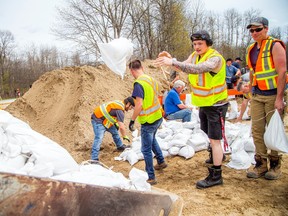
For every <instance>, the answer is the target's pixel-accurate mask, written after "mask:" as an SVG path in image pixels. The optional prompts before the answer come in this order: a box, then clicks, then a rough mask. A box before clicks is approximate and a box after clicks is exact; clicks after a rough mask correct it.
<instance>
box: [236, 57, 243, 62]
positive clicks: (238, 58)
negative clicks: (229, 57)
mask: <svg viewBox="0 0 288 216" xmlns="http://www.w3.org/2000/svg"><path fill="white" fill-rule="evenodd" d="M236 60H239V61H243V60H242V59H241V58H240V57H237V58H235V61H236Z"/></svg>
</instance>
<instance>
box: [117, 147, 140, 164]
mask: <svg viewBox="0 0 288 216" xmlns="http://www.w3.org/2000/svg"><path fill="white" fill-rule="evenodd" d="M119 157H121V158H123V160H127V161H128V162H129V163H130V165H131V166H133V165H134V164H135V163H137V162H138V160H139V159H138V155H137V153H136V152H135V151H133V149H125V150H124V151H123V152H122V153H121V154H120V156H119Z"/></svg>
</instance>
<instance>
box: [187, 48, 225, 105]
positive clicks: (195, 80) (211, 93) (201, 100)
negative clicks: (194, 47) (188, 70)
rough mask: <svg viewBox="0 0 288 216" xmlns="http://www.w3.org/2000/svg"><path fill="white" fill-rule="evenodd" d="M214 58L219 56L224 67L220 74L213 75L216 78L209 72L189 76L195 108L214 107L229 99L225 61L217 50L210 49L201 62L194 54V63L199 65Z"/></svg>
mask: <svg viewBox="0 0 288 216" xmlns="http://www.w3.org/2000/svg"><path fill="white" fill-rule="evenodd" d="M214 56H219V57H220V58H221V60H222V67H221V69H220V71H219V72H218V73H215V74H213V75H214V76H212V75H211V74H210V73H209V72H205V73H201V74H189V81H190V84H191V88H192V93H191V96H192V104H193V105H195V106H199V107H203V106H212V105H214V104H215V103H216V102H218V101H221V100H225V99H226V98H227V97H228V93H227V85H226V82H225V77H226V65H225V64H224V63H225V60H224V58H223V57H222V56H221V55H220V54H219V53H218V52H217V51H216V50H214V49H212V48H209V49H208V51H207V52H206V53H205V54H204V56H203V57H201V59H200V60H198V55H196V52H193V53H192V63H193V64H198V63H201V62H204V61H206V60H207V59H209V58H211V57H214Z"/></svg>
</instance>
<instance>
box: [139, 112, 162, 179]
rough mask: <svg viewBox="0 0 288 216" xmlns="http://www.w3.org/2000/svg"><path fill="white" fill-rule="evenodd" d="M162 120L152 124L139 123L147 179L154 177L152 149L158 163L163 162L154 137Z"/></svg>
mask: <svg viewBox="0 0 288 216" xmlns="http://www.w3.org/2000/svg"><path fill="white" fill-rule="evenodd" d="M162 121H163V119H162V118H161V119H159V120H157V121H156V122H154V123H153V124H142V125H141V144H142V145H141V152H142V154H143V156H144V160H145V170H146V172H147V174H148V177H149V179H155V174H154V167H153V155H152V151H153V153H154V154H155V157H156V160H157V163H158V164H160V163H163V162H164V157H163V154H162V151H161V149H160V147H159V144H158V142H157V140H156V138H155V135H156V131H157V129H158V128H159V127H160V125H161V123H162Z"/></svg>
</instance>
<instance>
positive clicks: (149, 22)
mask: <svg viewBox="0 0 288 216" xmlns="http://www.w3.org/2000/svg"><path fill="white" fill-rule="evenodd" d="M66 3H67V4H66V5H65V6H63V7H62V8H58V9H57V10H58V16H57V22H56V23H55V25H53V26H54V27H53V28H52V32H53V33H54V35H56V36H57V37H58V38H60V39H62V40H68V41H72V42H73V43H75V44H77V47H78V49H77V51H75V52H74V53H73V54H72V55H71V56H68V55H67V54H65V53H63V52H61V51H59V50H58V49H57V48H56V47H40V48H37V47H35V46H32V47H30V48H29V49H27V51H26V52H25V53H22V54H21V55H19V53H17V52H15V49H16V47H15V43H14V37H13V35H12V34H11V33H10V32H9V31H1V30H0V40H1V42H0V84H1V85H0V93H1V96H2V97H11V95H13V93H14V90H15V88H16V87H19V88H28V87H29V86H30V85H31V84H32V83H33V82H34V81H35V80H37V79H38V77H39V76H40V75H41V74H43V73H44V72H46V71H50V70H53V69H56V68H61V67H64V66H69V65H83V64H93V63H94V64H95V63H96V62H98V61H99V59H100V58H101V56H100V52H99V47H98V43H108V42H110V41H111V40H113V39H115V38H119V37H125V38H128V39H130V40H131V41H132V43H133V44H134V58H136V57H137V58H140V59H142V60H143V59H155V58H156V57H157V55H158V53H159V52H161V51H163V50H167V51H169V52H170V53H171V54H172V55H173V57H176V58H177V59H179V60H185V59H186V58H187V57H188V55H189V54H190V53H191V52H192V47H191V42H190V38H189V36H190V34H191V33H192V32H195V31H197V30H200V29H205V30H207V31H208V32H209V33H210V35H211V37H212V40H213V42H214V43H213V47H214V48H215V49H217V50H218V51H219V52H220V53H222V54H223V56H224V58H229V57H230V58H235V57H237V56H240V57H241V58H242V59H243V58H244V57H245V51H246V47H247V46H248V45H249V44H250V43H251V42H252V39H251V36H250V34H249V32H248V30H247V29H246V26H247V24H248V23H249V22H250V21H251V20H252V19H253V18H255V17H258V16H261V12H260V11H259V10H257V9H254V8H251V9H249V10H247V11H244V12H242V13H241V12H239V11H238V10H237V9H235V8H229V9H226V10H225V11H224V13H223V14H219V13H215V12H214V11H208V10H206V9H205V4H204V2H203V1H202V0H67V1H66ZM263 16H265V15H263ZM279 26H281V24H280V23H279ZM269 34H270V35H271V36H274V37H276V38H279V39H281V38H287V35H288V26H285V27H283V28H282V29H281V28H280V27H276V28H273V29H271V28H270V29H269ZM285 43H286V44H287V41H285ZM87 56H89V57H87ZM91 59H92V61H91ZM244 64H245V62H244V63H243V66H244Z"/></svg>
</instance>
